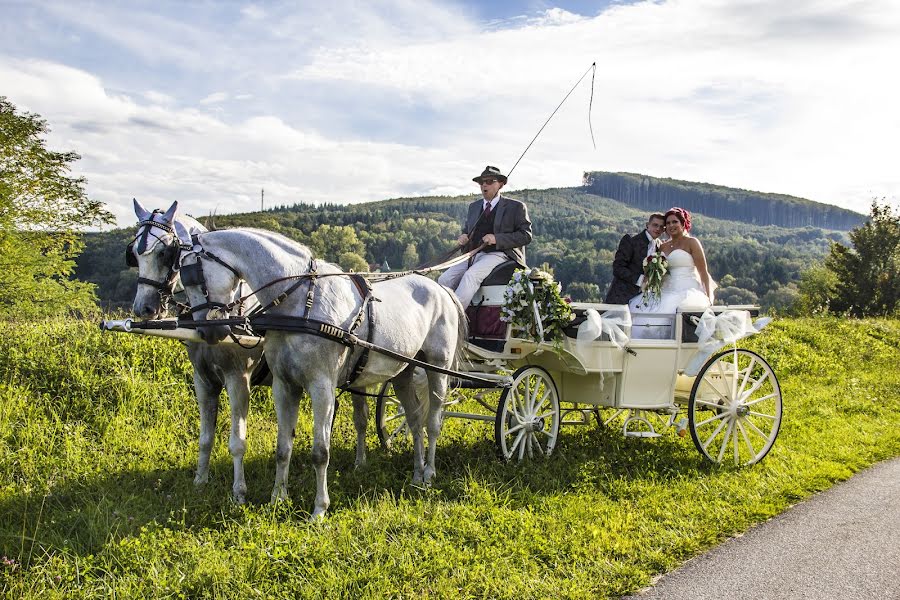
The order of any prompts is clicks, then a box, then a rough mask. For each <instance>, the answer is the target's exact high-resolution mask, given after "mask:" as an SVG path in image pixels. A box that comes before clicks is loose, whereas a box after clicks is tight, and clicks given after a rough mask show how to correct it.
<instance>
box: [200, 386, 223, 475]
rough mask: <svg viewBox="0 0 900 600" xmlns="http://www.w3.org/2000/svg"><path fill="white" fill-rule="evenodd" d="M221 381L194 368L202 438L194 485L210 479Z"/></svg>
mask: <svg viewBox="0 0 900 600" xmlns="http://www.w3.org/2000/svg"><path fill="white" fill-rule="evenodd" d="M221 392H222V384H221V383H213V382H210V381H207V380H205V379H204V378H203V377H202V376H201V375H200V374H199V373H197V369H194V393H196V394H197V408H198V409H199V411H200V439H199V448H198V454H197V473H196V475H194V485H197V486H200V485H203V484H205V483H206V482H207V481H209V455H210V453H211V452H212V447H213V441H215V439H216V419H217V418H218V416H219V394H220V393H221Z"/></svg>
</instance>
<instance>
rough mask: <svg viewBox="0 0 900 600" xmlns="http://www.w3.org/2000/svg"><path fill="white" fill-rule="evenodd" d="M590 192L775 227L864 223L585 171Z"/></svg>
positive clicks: (741, 193) (707, 189)
mask: <svg viewBox="0 0 900 600" xmlns="http://www.w3.org/2000/svg"><path fill="white" fill-rule="evenodd" d="M583 181H584V184H585V187H586V188H587V189H588V190H589V191H590V192H592V193H596V194H599V195H601V196H606V197H608V198H614V199H616V200H619V201H620V202H623V203H625V204H627V205H629V206H632V207H635V208H639V209H642V210H648V211H653V210H659V209H660V208H661V207H669V206H684V207H690V210H692V211H696V212H698V213H702V214H704V215H706V216H708V217H716V218H720V219H728V220H730V221H742V222H744V223H752V224H755V225H776V226H778V227H821V228H824V229H837V230H842V231H849V230H850V229H853V228H854V227H856V226H857V225H860V224H861V223H863V222H864V221H865V220H866V217H865V215H861V214H859V213H857V212H854V211H852V210H847V209H844V208H839V207H837V206H832V205H830V204H821V203H819V202H813V201H812V200H806V199H804V198H797V197H796V196H786V195H784V194H766V193H763V192H753V191H750V190H742V189H738V188H730V187H724V186H721V185H712V184H709V183H697V182H694V181H680V180H678V179H660V178H657V177H650V176H647V175H640V174H638V173H609V172H606V171H589V172H587V173H585V174H584V178H583Z"/></svg>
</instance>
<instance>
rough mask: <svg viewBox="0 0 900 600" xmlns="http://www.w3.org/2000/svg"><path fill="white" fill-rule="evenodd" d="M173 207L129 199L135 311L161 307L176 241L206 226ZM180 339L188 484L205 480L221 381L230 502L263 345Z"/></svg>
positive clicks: (173, 276) (157, 311)
mask: <svg viewBox="0 0 900 600" xmlns="http://www.w3.org/2000/svg"><path fill="white" fill-rule="evenodd" d="M177 210H178V203H177V202H174V203H172V206H170V207H169V209H168V210H166V211H160V210H156V211H153V212H150V211H148V210H147V209H145V208H144V207H143V206H142V205H141V203H140V202H138V201H137V200H135V201H134V213H135V215H136V216H137V218H138V220H139V221H140V225H139V226H138V230H137V233H136V234H135V239H134V242H133V243H132V244H130V245H129V247H128V250H127V252H128V254H127V255H126V259H128V261H129V262H130V263H131V264H136V266H137V267H138V277H139V278H138V286H137V292H136V294H135V297H134V305H133V307H132V309H133V311H134V314H135V315H136V316H137V317H140V318H143V319H155V318H158V317H160V316H162V315H163V314H164V313H165V310H166V306H165V305H166V303H167V300H169V298H168V297H169V296H171V295H172V293H173V288H174V285H175V282H176V280H177V278H178V271H179V254H180V251H181V246H182V245H190V242H191V240H190V235H191V234H197V233H202V232H205V231H207V230H206V228H205V227H203V225H201V224H200V223H199V222H197V221H196V220H194V219H192V218H191V217H188V216H184V215H178V214H177ZM179 234H180V236H179ZM129 255H130V256H131V258H130V259H129V258H128V256H129ZM132 259H133V260H132ZM247 308H251V306H250V305H248V306H247ZM185 345H186V346H187V352H188V358H189V359H190V361H191V365H192V366H193V367H194V391H195V393H196V395H197V407H198V408H199V411H200V440H199V454H198V457H197V473H196V475H195V476H194V484H195V485H198V486H200V485H203V484H205V483H207V482H208V481H209V458H210V453H211V452H212V448H213V441H214V440H215V433H216V420H217V418H218V414H219V395H220V394H221V392H222V388H223V387H224V388H225V389H226V390H227V391H228V399H229V402H230V404H231V435H230V437H229V441H228V450H229V451H230V452H231V456H232V459H233V462H234V484H233V486H232V494H233V498H234V500H235V502H237V503H238V504H242V503H244V501H245V499H246V494H247V483H246V481H245V479H244V454H245V453H246V451H247V413H248V412H249V408H250V380H251V376H252V374H253V373H254V370H255V369H256V368H257V367H258V366H259V365H260V363H261V362H262V361H263V350H262V348H263V347H262V345H261V344H260V345H259V346H257V347H255V348H242V347H241V346H239V345H237V344H222V345H219V346H210V345H208V344H203V343H192V342H186V343H185Z"/></svg>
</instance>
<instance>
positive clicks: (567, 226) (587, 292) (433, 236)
mask: <svg viewBox="0 0 900 600" xmlns="http://www.w3.org/2000/svg"><path fill="white" fill-rule="evenodd" d="M710 193H712V191H710ZM509 195H510V196H512V197H515V198H518V199H521V200H523V201H525V202H526V203H527V205H528V208H529V212H530V216H531V219H532V221H533V223H534V234H535V237H534V241H533V242H532V244H531V245H530V246H529V247H528V260H529V263H530V264H533V265H541V264H543V263H547V264H549V266H550V267H551V268H552V269H553V271H554V274H555V276H556V278H557V279H558V280H559V281H561V282H562V283H563V285H564V287H565V291H566V293H568V294H570V295H571V296H572V297H573V298H574V299H576V300H591V299H599V298H601V297H602V296H603V295H604V294H605V290H606V288H607V286H608V284H609V282H610V280H611V278H612V277H611V269H612V260H613V254H614V252H615V249H616V245H617V244H618V241H619V239H620V238H621V236H622V235H623V234H625V233H636V232H638V231H640V230H641V229H642V228H643V226H644V223H645V221H646V215H647V213H648V212H649V210H643V209H639V208H636V207H634V206H632V205H630V204H629V203H627V202H623V201H618V200H614V199H611V198H607V197H604V196H602V195H598V194H597V193H596V192H595V191H594V190H593V188H591V187H581V188H556V189H546V190H511V191H510V192H509ZM472 198H473V196H460V197H424V198H397V199H391V200H383V201H379V202H370V203H365V204H354V205H345V206H338V205H324V206H313V205H309V204H296V205H293V206H289V207H278V208H273V209H270V210H266V211H264V212H254V213H245V214H235V215H225V216H218V217H216V223H215V224H216V226H218V227H228V226H254V227H261V228H265V229H270V230H273V231H278V232H280V233H283V234H285V235H287V236H288V237H291V238H293V239H295V240H298V241H300V242H303V243H305V244H308V245H310V246H311V247H312V248H313V250H314V251H315V252H317V253H318V254H319V255H320V256H323V257H325V258H326V259H327V260H331V261H334V262H339V261H346V260H348V257H350V258H352V257H353V256H356V257H357V258H356V263H354V264H361V263H362V262H363V261H365V263H368V264H373V263H377V264H378V265H382V264H384V263H385V262H387V263H388V265H390V267H391V268H392V269H393V270H397V269H401V268H411V267H414V266H417V265H419V264H421V263H423V262H426V261H428V260H431V259H432V258H434V257H437V256H439V255H441V254H442V253H444V252H445V251H446V250H447V249H449V248H450V247H452V242H451V240H454V239H455V238H456V236H457V235H458V233H459V227H460V222H461V221H462V219H463V214H464V212H465V210H466V206H467V203H468V202H469V201H471V199H472ZM701 199H702V198H701V196H699V195H698V196H697V197H696V203H697V204H702V202H701ZM748 202H749V201H748ZM694 203H695V202H688V201H682V202H680V204H681V205H683V206H686V207H687V208H688V209H691V210H694ZM184 208H186V209H187V212H190V207H184ZM654 209H659V207H658V206H655V207H654ZM785 210H787V209H785ZM798 210H799V209H798ZM695 217H696V218H695V224H694V230H693V233H694V234H695V235H696V236H697V237H698V238H699V239H700V240H701V241H702V243H703V245H704V248H705V249H706V252H707V255H708V259H709V264H710V268H711V272H712V274H713V275H714V277H715V278H716V279H717V280H718V281H719V283H720V286H721V287H720V289H719V293H718V294H719V298H720V299H721V300H722V301H724V302H734V303H746V302H761V303H763V304H764V305H765V306H776V307H777V306H783V305H785V304H786V303H787V302H789V300H790V299H791V298H792V295H793V294H794V293H795V288H794V282H795V281H796V280H797V279H798V277H799V274H800V272H801V271H802V270H803V269H805V268H806V267H807V266H808V265H809V264H811V263H812V262H815V261H817V260H819V259H821V258H822V257H823V256H824V255H825V254H826V253H827V251H828V248H829V244H830V242H832V241H842V242H845V241H846V234H845V233H844V232H842V231H836V230H828V229H824V228H820V227H793V228H786V227H779V226H772V225H767V226H763V225H758V224H753V223H745V222H741V221H740V220H734V219H719V218H714V217H710V216H708V215H706V214H705V213H703V212H702V211H695ZM133 233H134V232H133V230H132V229H128V230H118V231H113V232H105V233H98V234H89V235H88V236H87V240H86V242H87V248H86V250H85V252H84V254H83V255H82V256H81V257H80V259H79V261H78V268H77V272H76V273H77V276H78V277H79V278H80V279H83V280H86V281H92V282H95V283H97V284H98V286H99V295H100V298H101V299H102V300H103V301H104V302H106V303H130V301H131V299H132V297H133V294H134V285H135V278H136V273H135V272H133V271H129V270H127V269H126V268H125V265H124V260H123V258H122V255H123V252H124V249H125V245H126V244H127V243H128V242H129V241H130V238H131V236H132V235H133ZM344 266H347V265H346V264H345V265H344Z"/></svg>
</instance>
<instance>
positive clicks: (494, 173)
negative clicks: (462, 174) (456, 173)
mask: <svg viewBox="0 0 900 600" xmlns="http://www.w3.org/2000/svg"><path fill="white" fill-rule="evenodd" d="M482 179H496V180H497V181H499V182H501V183H506V175H504V174H503V173H501V172H500V169H498V168H497V167H492V166H490V165H488V166H486V167H485V168H484V171H482V172H481V175H479V176H478V177H473V178H472V181H474V182H475V183H481V180H482Z"/></svg>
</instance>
